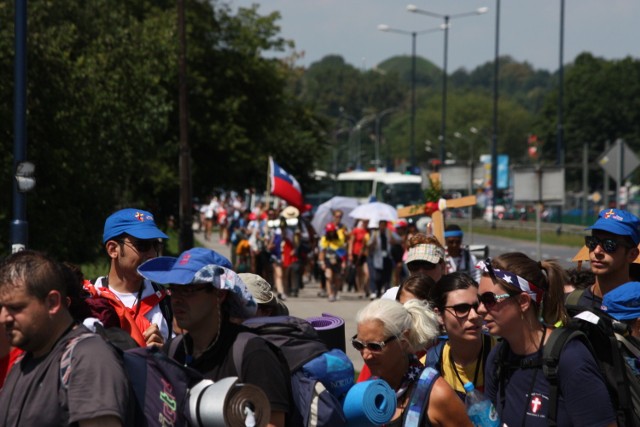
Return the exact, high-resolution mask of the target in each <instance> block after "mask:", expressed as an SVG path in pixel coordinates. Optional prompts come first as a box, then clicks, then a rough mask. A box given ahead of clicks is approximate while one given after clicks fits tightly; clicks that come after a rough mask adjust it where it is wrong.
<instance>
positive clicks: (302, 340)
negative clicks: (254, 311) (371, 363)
mask: <svg viewBox="0 0 640 427" xmlns="http://www.w3.org/2000/svg"><path fill="white" fill-rule="evenodd" d="M243 325H245V326H247V327H248V328H249V329H251V332H241V333H240V334H239V335H238V337H237V339H236V341H235V342H234V344H233V360H234V364H235V367H236V371H237V372H241V365H242V355H243V350H244V348H245V346H246V344H247V342H248V341H249V340H251V339H252V338H255V336H256V335H257V336H259V337H261V338H262V339H264V340H265V341H267V342H268V343H269V344H270V346H271V347H272V348H273V349H274V351H275V352H276V354H278V357H279V358H280V360H281V363H282V364H283V366H285V368H286V369H287V370H288V372H289V373H290V375H291V389H290V392H291V400H292V402H291V404H292V405H291V408H292V411H291V412H290V414H289V416H288V425H292V426H305V427H307V426H332V427H333V426H335V427H340V426H344V425H346V422H347V421H346V417H345V416H344V412H343V410H342V399H343V398H344V396H345V395H346V393H347V391H348V390H349V389H350V388H351V386H352V385H353V383H354V371H353V364H352V363H351V361H350V360H349V358H348V357H347V355H346V354H344V352H342V351H341V350H338V349H332V350H331V351H329V349H328V348H327V346H326V345H325V344H324V343H323V342H322V340H321V339H320V337H319V336H318V334H317V332H316V331H315V329H314V328H313V326H311V324H310V323H308V322H307V321H305V320H303V319H299V318H296V317H291V316H276V317H256V318H252V319H248V320H246V321H245V322H244V323H243Z"/></svg>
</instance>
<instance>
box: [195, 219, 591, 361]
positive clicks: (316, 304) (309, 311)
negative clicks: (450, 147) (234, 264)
mask: <svg viewBox="0 0 640 427" xmlns="http://www.w3.org/2000/svg"><path fill="white" fill-rule="evenodd" d="M214 237H215V238H212V240H211V241H205V240H204V236H203V235H202V233H199V232H196V233H195V238H196V240H197V241H198V242H199V243H200V244H201V245H202V246H205V247H208V248H210V249H213V250H215V251H216V252H219V253H220V254H222V255H224V256H226V257H229V256H230V252H229V246H226V245H222V244H220V243H219V241H218V239H217V233H215V234H214ZM471 237H472V238H473V242H472V241H471V240H472V239H471ZM465 243H466V244H470V243H474V244H485V245H489V254H490V255H494V256H495V255H498V254H501V253H504V252H511V251H521V252H524V253H526V254H527V255H529V256H530V257H532V258H534V259H536V258H537V255H536V252H537V246H536V243H535V242H529V241H522V240H513V239H507V238H503V237H495V236H487V235H479V234H477V235H474V236H465ZM541 248H542V258H543V259H550V258H553V259H558V260H559V261H560V262H561V263H562V265H563V266H565V267H570V266H572V265H573V264H572V263H571V258H572V257H573V256H574V255H575V254H576V253H577V252H578V249H579V248H572V247H567V246H552V245H542V246H541ZM319 290H320V286H319V283H316V282H313V281H312V282H308V283H305V286H304V289H302V291H301V292H300V295H299V297H298V298H288V299H287V301H286V302H285V303H286V305H287V307H288V308H289V313H290V314H291V315H292V316H296V317H300V318H303V319H306V318H309V317H317V316H321V315H322V314H323V313H328V314H331V315H334V316H338V317H340V318H342V319H344V321H345V342H346V350H347V351H346V353H347V355H348V356H349V358H350V359H351V360H352V361H353V365H354V367H355V369H356V370H358V371H359V370H360V369H362V365H363V361H362V358H361V357H360V353H359V352H357V351H355V350H354V349H353V347H351V344H350V341H351V337H352V336H353V335H355V334H356V322H355V318H356V314H357V312H358V310H360V309H361V308H362V307H364V306H365V305H366V304H367V303H368V300H367V299H366V298H363V296H361V295H358V294H356V293H349V292H343V293H341V294H340V299H339V300H338V301H336V302H329V301H328V300H327V298H321V297H318V296H317V294H318V292H319Z"/></svg>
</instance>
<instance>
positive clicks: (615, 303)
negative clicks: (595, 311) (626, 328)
mask: <svg viewBox="0 0 640 427" xmlns="http://www.w3.org/2000/svg"><path fill="white" fill-rule="evenodd" d="M602 310H603V311H605V312H606V313H607V314H608V315H610V316H611V317H613V318H614V319H617V320H634V319H639V318H640V282H627V283H625V284H623V285H620V286H618V287H617V288H615V289H614V290H612V291H609V292H607V293H606V294H604V297H603V298H602Z"/></svg>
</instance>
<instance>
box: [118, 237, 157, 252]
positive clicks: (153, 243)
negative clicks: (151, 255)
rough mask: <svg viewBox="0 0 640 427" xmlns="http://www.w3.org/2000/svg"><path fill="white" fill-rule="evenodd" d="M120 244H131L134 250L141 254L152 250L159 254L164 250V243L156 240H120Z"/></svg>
mask: <svg viewBox="0 0 640 427" xmlns="http://www.w3.org/2000/svg"><path fill="white" fill-rule="evenodd" d="M118 243H120V244H121V245H126V244H129V245H131V246H133V248H134V249H135V250H136V251H138V252H139V253H143V252H149V251H150V250H151V248H153V250H155V251H156V252H157V253H159V252H160V251H161V250H162V246H163V244H162V241H161V240H156V239H152V240H133V239H130V240H128V241H127V240H124V239H123V240H118Z"/></svg>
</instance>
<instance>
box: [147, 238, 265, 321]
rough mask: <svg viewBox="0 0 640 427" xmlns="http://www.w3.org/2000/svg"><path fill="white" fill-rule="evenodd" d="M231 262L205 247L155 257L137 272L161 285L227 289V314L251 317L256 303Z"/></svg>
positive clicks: (256, 306) (256, 305) (254, 311)
mask: <svg viewBox="0 0 640 427" xmlns="http://www.w3.org/2000/svg"><path fill="white" fill-rule="evenodd" d="M231 267H232V265H231V262H230V261H229V260H228V259H227V258H225V257H224V256H222V255H220V254H219V253H217V252H215V251H213V250H211V249H206V248H193V249H189V250H188V251H185V252H183V253H181V254H180V256H178V257H177V258H175V257H158V258H153V259H150V260H148V261H146V262H144V263H142V264H141V265H140V266H139V267H138V273H139V274H140V275H141V276H142V277H144V278H145V279H149V280H151V281H152V282H155V283H159V284H161V285H195V284H200V283H211V285H212V286H213V287H215V288H217V289H222V290H228V291H229V296H230V298H227V299H226V300H225V304H227V306H228V309H229V314H230V315H231V316H233V317H240V318H243V319H246V318H249V317H253V316H254V315H255V313H256V309H257V308H258V304H257V303H256V302H255V300H254V299H253V296H252V295H251V292H250V291H249V289H248V288H247V286H246V285H245V283H244V282H243V281H242V279H240V277H239V276H238V275H237V274H236V272H235V271H233V270H231Z"/></svg>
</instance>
